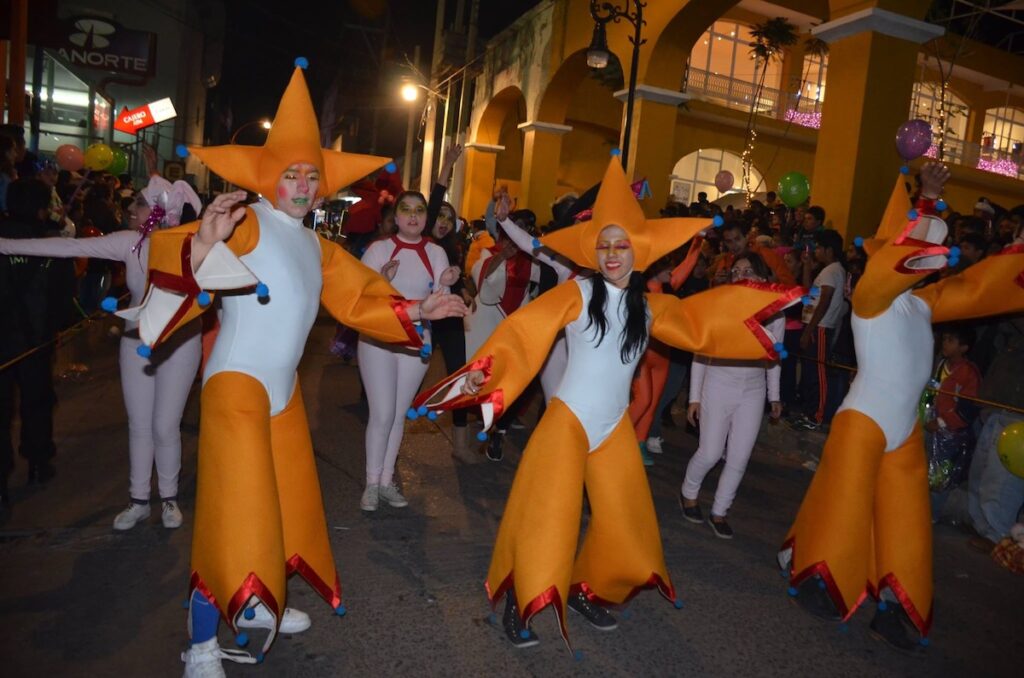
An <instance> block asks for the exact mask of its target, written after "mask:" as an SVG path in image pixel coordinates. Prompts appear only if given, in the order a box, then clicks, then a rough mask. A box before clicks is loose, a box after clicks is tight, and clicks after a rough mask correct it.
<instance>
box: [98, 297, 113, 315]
mask: <svg viewBox="0 0 1024 678" xmlns="http://www.w3.org/2000/svg"><path fill="white" fill-rule="evenodd" d="M100 308H102V309H103V310H104V311H106V312H107V313H113V312H114V311H116V310H117V297H104V298H103V301H101V302H100Z"/></svg>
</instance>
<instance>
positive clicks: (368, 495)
mask: <svg viewBox="0 0 1024 678" xmlns="http://www.w3.org/2000/svg"><path fill="white" fill-rule="evenodd" d="M378 504H380V485H367V486H366V489H365V490H363V498H362V499H360V500H359V508H361V509H363V510H364V511H376V510H377V505H378Z"/></svg>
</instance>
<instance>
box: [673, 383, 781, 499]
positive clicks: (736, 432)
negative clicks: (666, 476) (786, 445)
mask: <svg viewBox="0 0 1024 678" xmlns="http://www.w3.org/2000/svg"><path fill="white" fill-rule="evenodd" d="M760 372H761V375H762V377H761V380H760V383H757V380H751V382H748V383H746V384H736V383H735V382H733V383H728V384H726V383H722V382H721V381H720V380H719V379H716V377H715V369H714V368H713V367H710V368H708V371H707V373H706V375H705V377H704V388H703V389H702V392H701V400H700V443H699V445H698V447H697V451H696V452H695V453H694V455H693V457H691V458H690V463H689V464H688V465H687V467H686V478H685V479H684V480H683V488H682V491H683V497H684V498H686V499H690V500H694V499H696V498H697V495H698V494H699V493H700V485H701V483H702V482H704V476H706V475H707V474H708V471H710V470H711V469H712V468H714V466H715V464H717V463H718V460H719V459H721V458H722V455H723V453H724V454H725V468H723V469H722V474H721V475H720V476H719V478H718V488H717V489H716V490H715V501H714V504H712V506H711V514H712V515H714V516H717V517H725V515H726V514H727V513H728V512H729V507H731V506H732V502H733V499H735V498H736V490H737V489H739V486H740V481H741V480H743V473H744V472H745V471H746V470H747V462H748V461H750V453H751V452H752V451H753V449H754V443H755V442H756V441H757V434H758V431H760V430H761V419H762V418H763V416H764V402H765V385H764V377H763V375H764V370H763V369H762V370H760ZM726 440H728V450H727V449H726Z"/></svg>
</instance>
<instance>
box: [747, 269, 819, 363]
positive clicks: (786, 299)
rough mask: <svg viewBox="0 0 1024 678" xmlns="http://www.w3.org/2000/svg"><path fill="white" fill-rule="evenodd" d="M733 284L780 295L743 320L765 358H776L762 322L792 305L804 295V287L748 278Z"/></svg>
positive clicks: (777, 338)
mask: <svg viewBox="0 0 1024 678" xmlns="http://www.w3.org/2000/svg"><path fill="white" fill-rule="evenodd" d="M733 284H734V285H741V286H743V287H750V288H752V289H755V290H763V291H765V292H774V293H775V294H781V295H782V296H781V297H780V298H779V299H776V300H775V301H773V302H772V303H770V304H768V305H767V306H765V307H764V308H762V309H761V310H760V311H758V312H757V313H755V314H754V315H753V316H751V317H749V318H747V319H746V320H744V321H743V324H744V325H746V327H747V329H748V330H750V333H751V334H753V335H754V338H756V339H757V341H758V343H759V344H761V346H763V347H764V350H765V360H778V359H779V355H778V353H776V352H775V342H773V341H772V338H771V337H770V336H769V334H768V330H766V329H765V328H764V327H763V325H762V323H763V322H764V321H765V320H767V319H768V318H771V317H772V316H773V315H775V314H777V313H781V312H782V310H783V309H785V308H787V307H789V306H792V305H793V303H794V302H795V301H796V300H797V299H799V298H800V297H802V296H803V295H804V292H805V290H804V288H802V287H791V286H789V285H783V284H781V283H759V282H752V281H750V280H744V281H740V282H736V283H733ZM782 340H783V337H776V341H779V342H781V341H782Z"/></svg>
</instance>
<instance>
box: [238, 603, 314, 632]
mask: <svg viewBox="0 0 1024 678" xmlns="http://www.w3.org/2000/svg"><path fill="white" fill-rule="evenodd" d="M249 610H252V612H251V614H252V619H248V618H247V617H246V615H247V614H250V612H249ZM237 624H238V628H240V629H267V630H268V631H269V630H270V629H272V628H274V615H272V614H270V610H268V609H267V606H266V605H264V604H263V603H256V604H255V605H253V606H252V607H249V608H247V609H246V610H245V611H244V612H243V613H242V614H241V616H240V617H239V618H238V622H237ZM310 624H311V622H310V621H309V615H308V614H306V613H305V612H303V611H302V610H296V609H294V608H291V607H286V608H284V614H283V615H281V625H280V626H279V627H278V628H277V632H278V633H302V632H303V631H305V630H306V629H308V628H309V627H310Z"/></svg>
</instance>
